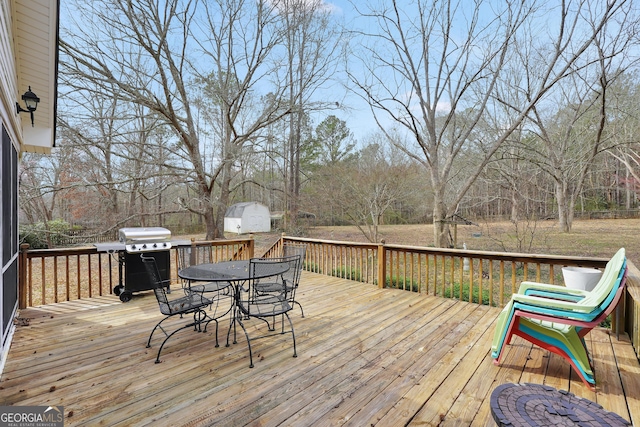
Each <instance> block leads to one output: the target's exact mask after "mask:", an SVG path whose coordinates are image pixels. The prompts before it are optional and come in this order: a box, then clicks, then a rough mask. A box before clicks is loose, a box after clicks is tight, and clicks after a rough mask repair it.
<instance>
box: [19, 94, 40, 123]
mask: <svg viewBox="0 0 640 427" xmlns="http://www.w3.org/2000/svg"><path fill="white" fill-rule="evenodd" d="M22 100H23V101H24V104H25V105H26V106H27V109H26V110H25V109H24V108H22V107H21V106H20V104H18V103H17V102H16V111H17V112H18V113H17V114H20V113H29V114H31V127H33V126H34V125H33V112H34V111H36V108H38V102H40V98H38V97H37V96H36V94H35V93H33V92H31V86H29V90H28V91H26V92H25V93H24V95H22Z"/></svg>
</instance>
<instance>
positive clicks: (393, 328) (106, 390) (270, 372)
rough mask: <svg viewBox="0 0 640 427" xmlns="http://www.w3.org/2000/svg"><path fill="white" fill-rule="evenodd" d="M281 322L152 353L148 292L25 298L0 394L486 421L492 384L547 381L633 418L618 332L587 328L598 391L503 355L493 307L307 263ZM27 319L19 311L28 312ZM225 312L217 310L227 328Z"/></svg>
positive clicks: (98, 412) (283, 420)
mask: <svg viewBox="0 0 640 427" xmlns="http://www.w3.org/2000/svg"><path fill="white" fill-rule="evenodd" d="M298 296H299V298H298V300H299V301H300V302H301V303H302V305H303V306H304V309H305V315H306V317H305V318H301V317H300V315H299V312H294V314H293V316H292V317H293V321H294V326H295V330H296V338H297V344H298V357H297V358H293V357H291V356H292V353H293V352H292V348H291V339H290V335H285V336H283V337H280V336H278V337H272V338H267V339H263V340H257V341H254V343H253V344H254V362H255V365H256V366H255V367H254V368H253V369H249V358H248V352H247V346H246V341H245V339H244V336H241V335H239V342H238V344H235V345H232V346H230V347H228V348H227V347H225V346H224V344H223V345H221V346H220V347H219V348H215V347H214V337H213V330H214V329H215V328H211V329H210V331H209V332H207V333H196V332H193V331H192V330H184V331H181V332H179V333H178V334H176V335H175V336H174V337H172V338H171V339H170V340H169V341H168V343H167V346H166V347H165V350H164V351H163V353H162V357H161V359H162V363H160V364H155V363H153V361H154V359H155V354H156V351H157V348H158V345H159V342H160V338H159V337H158V338H156V339H154V344H155V346H154V347H153V348H151V349H147V348H145V344H146V339H147V337H148V334H149V332H150V330H151V328H152V327H153V325H154V324H155V322H157V321H158V320H159V319H160V314H159V311H158V308H157V304H156V301H155V298H154V297H153V296H152V294H150V293H142V294H140V295H138V296H135V297H134V299H133V300H132V301H131V302H128V303H126V304H123V303H121V302H120V301H119V300H118V299H117V298H116V297H113V296H106V297H99V298H92V299H85V300H81V301H75V302H65V303H59V304H52V305H47V306H42V307H37V308H30V309H26V310H23V311H22V312H21V314H20V319H19V323H20V324H22V325H20V326H18V327H17V330H16V333H15V336H14V339H13V344H12V347H11V350H10V352H9V357H8V360H7V362H6V365H5V368H4V372H3V375H2V378H1V380H0V405H3V406H4V405H63V406H64V411H65V417H66V420H65V425H67V426H72V425H82V426H86V425H122V426H133V425H154V426H159V425H162V426H165V425H166V426H169V425H170V426H179V425H189V426H200V425H216V426H241V425H255V426H258V425H259V426H276V425H286V426H311V425H313V426H336V425H350V426H358V427H360V426H365V425H366V426H370V425H371V426H373V425H375V426H399V425H474V426H484V425H494V423H493V420H492V418H491V414H490V409H489V396H490V395H491V392H492V390H493V389H494V388H495V387H497V386H498V385H499V384H502V383H505V382H533V383H544V384H547V385H551V386H553V387H556V388H559V389H565V390H569V391H570V392H572V393H574V394H576V395H578V396H582V397H585V398H588V399H591V400H594V401H597V402H598V403H599V404H601V405H602V406H603V407H604V408H605V409H607V410H610V411H614V412H616V413H618V414H619V415H621V416H623V417H624V418H626V419H628V420H630V421H633V423H634V424H636V425H640V366H639V364H638V361H637V359H636V357H635V355H634V353H633V350H632V348H631V346H630V344H629V343H628V340H627V339H626V338H621V340H620V341H618V340H616V338H615V337H610V336H609V334H607V333H606V331H603V330H596V331H593V332H592V333H591V334H589V335H588V339H589V343H590V346H591V354H592V355H593V357H594V359H595V364H596V376H597V379H598V390H597V393H593V392H591V391H589V390H588V389H587V388H586V387H585V386H584V385H583V384H582V383H581V382H579V380H577V379H576V376H575V375H572V374H571V372H570V368H569V365H568V364H567V363H566V362H564V361H563V360H562V359H560V358H558V357H556V356H550V355H549V353H548V352H545V351H542V350H540V349H539V348H532V347H531V346H530V345H528V344H525V343H524V341H520V340H516V341H515V342H514V343H513V345H511V346H510V347H509V350H508V354H507V355H506V357H505V359H504V363H503V365H502V366H501V367H496V366H494V365H493V363H492V360H491V358H490V354H489V353H490V351H489V350H490V342H491V337H492V334H493V325H494V321H495V319H496V316H497V314H498V312H499V310H498V309H496V308H488V307H482V306H478V305H474V304H468V303H462V302H457V301H453V300H447V299H441V298H435V297H428V296H421V295H417V294H412V293H409V292H403V291H398V290H387V289H385V290H380V289H377V288H376V287H374V286H372V285H366V284H361V283H357V282H352V281H348V280H342V279H337V278H331V277H327V276H322V275H317V274H313V273H303V278H302V284H301V288H300V293H299V295H298ZM27 323H28V325H27ZM227 325H228V320H225V321H224V322H223V323H222V330H223V333H221V334H220V337H221V339H222V340H223V342H224V332H226V326H227Z"/></svg>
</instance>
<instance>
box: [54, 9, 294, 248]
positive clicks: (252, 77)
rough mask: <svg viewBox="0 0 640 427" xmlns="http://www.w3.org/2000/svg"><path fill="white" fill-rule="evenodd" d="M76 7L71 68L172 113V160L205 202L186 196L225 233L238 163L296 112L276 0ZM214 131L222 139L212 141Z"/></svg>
mask: <svg viewBox="0 0 640 427" xmlns="http://www.w3.org/2000/svg"><path fill="white" fill-rule="evenodd" d="M75 9H76V11H75V13H74V14H73V16H74V17H77V21H76V22H75V24H74V25H73V26H72V27H71V28H70V31H69V32H68V33H66V34H64V35H63V37H62V40H61V42H60V47H61V52H62V54H63V60H62V61H61V63H62V67H61V68H62V70H63V72H64V73H67V74H68V75H69V76H70V77H71V78H72V79H75V81H77V82H78V83H77V84H78V85H82V82H91V84H92V85H95V86H96V90H98V91H101V92H103V93H105V94H109V95H110V96H113V97H114V98H117V99H120V100H121V101H122V102H125V103H129V104H132V105H138V106H141V107H143V108H144V109H146V110H148V112H149V113H150V114H153V115H155V116H156V117H158V118H160V119H161V120H162V122H163V123H164V125H165V126H167V127H168V128H169V129H170V130H171V132H172V134H173V137H174V138H175V139H176V140H177V142H176V143H175V144H169V145H168V148H169V147H170V148H172V152H171V153H170V154H171V155H172V156H173V157H174V161H173V162H172V163H171V164H166V166H167V167H170V168H171V170H172V173H173V174H174V175H175V176H182V177H186V178H185V181H187V182H192V183H193V185H192V188H193V189H194V190H195V193H194V194H195V200H186V198H181V199H179V200H178V201H179V202H180V203H182V204H183V207H184V208H186V209H190V210H191V211H194V212H197V213H198V214H200V215H202V216H203V217H204V222H205V224H206V230H207V232H206V234H207V238H216V237H220V236H222V233H223V216H224V212H225V210H226V207H227V204H228V201H229V192H230V182H231V177H232V171H233V164H234V162H235V161H236V159H237V157H238V156H239V155H240V154H241V150H242V148H243V147H244V146H245V144H247V143H248V142H250V141H252V139H253V138H255V137H256V135H258V134H259V133H260V131H261V130H262V129H263V128H264V127H265V126H266V125H268V124H269V123H271V122H273V121H277V120H280V119H282V117H284V116H286V115H287V114H288V113H289V111H290V110H289V108H288V105H287V103H286V101H282V100H283V99H285V100H286V97H285V96H284V94H285V88H286V85H284V84H282V83H281V81H282V79H281V77H282V75H283V72H282V70H281V69H282V65H281V63H282V61H281V60H279V59H280V58H281V56H282V55H281V53H279V52H278V51H277V49H278V46H280V44H281V42H282V40H283V25H282V18H281V17H280V15H279V13H278V10H277V7H276V5H275V4H274V2H269V1H257V2H256V1H243V0H241V1H233V0H219V1H206V2H199V1H197V0H167V1H163V2H157V1H155V0H135V1H134V0H103V1H95V2H89V3H86V2H77V3H76V4H75ZM205 81H206V82H208V83H207V86H205V87H203V86H202V82H205ZM260 92H262V93H263V94H267V93H270V94H271V96H269V97H260V96H259V95H258V94H259V93H260ZM198 99H199V100H200V101H201V102H199V103H198V102H197V100H198ZM257 99H260V100H261V103H260V105H257V104H256V102H255V101H256V100H257ZM205 100H206V101H208V102H205ZM205 118H206V120H205ZM207 134H208V135H210V136H212V137H213V138H214V140H213V141H210V140H207V139H206V138H202V137H203V136H205V135H207ZM166 154H167V155H168V154H169V153H166ZM155 155H156V153H154V152H148V151H147V152H145V153H144V154H143V155H142V156H141V158H146V159H148V160H149V161H153V160H154V158H155V157H154V156H155Z"/></svg>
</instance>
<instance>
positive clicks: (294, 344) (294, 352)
mask: <svg viewBox="0 0 640 427" xmlns="http://www.w3.org/2000/svg"><path fill="white" fill-rule="evenodd" d="M284 315H285V316H287V320H288V321H289V326H291V337H292V338H293V357H298V353H297V351H296V334H295V332H294V331H293V322H292V321H291V318H290V317H289V313H284ZM282 323H283V324H282V327H283V330H284V319H283V320H282ZM282 333H284V332H282Z"/></svg>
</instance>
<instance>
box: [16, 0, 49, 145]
mask: <svg viewBox="0 0 640 427" xmlns="http://www.w3.org/2000/svg"><path fill="white" fill-rule="evenodd" d="M59 10H60V2H59V0H14V14H13V23H14V46H15V54H16V72H17V76H18V94H17V99H16V100H17V101H21V99H22V98H21V97H22V94H23V93H25V92H26V91H27V89H28V88H29V86H31V90H32V91H33V92H34V93H35V94H36V95H37V96H38V97H39V98H40V103H39V104H38V109H37V110H36V112H35V113H34V126H33V127H32V126H31V118H30V116H29V114H27V113H22V114H20V116H21V117H20V119H21V122H22V130H23V145H22V151H28V152H34V153H43V154H48V153H50V152H51V148H52V147H53V146H54V145H55V136H56V113H57V98H58V30H59V22H60V19H59ZM23 107H24V106H23Z"/></svg>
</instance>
